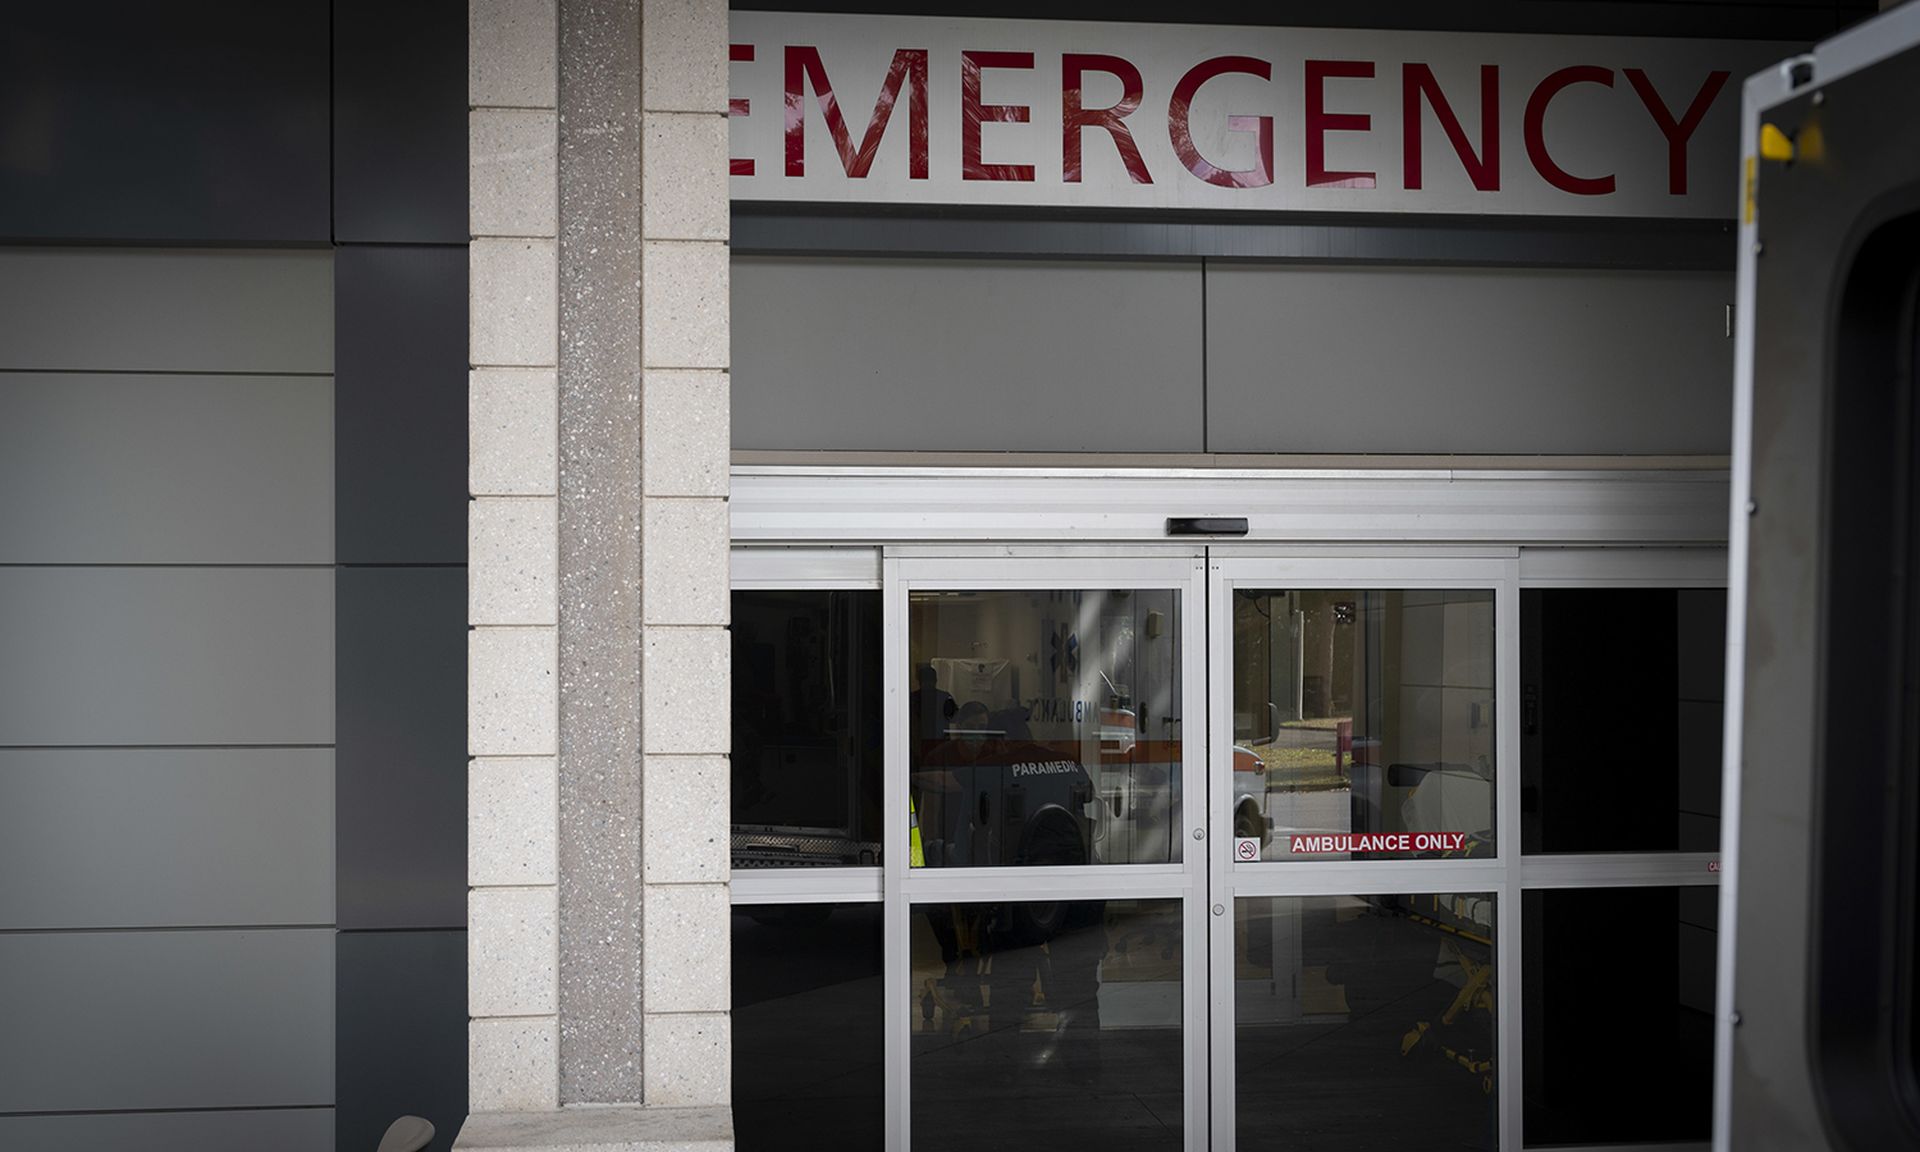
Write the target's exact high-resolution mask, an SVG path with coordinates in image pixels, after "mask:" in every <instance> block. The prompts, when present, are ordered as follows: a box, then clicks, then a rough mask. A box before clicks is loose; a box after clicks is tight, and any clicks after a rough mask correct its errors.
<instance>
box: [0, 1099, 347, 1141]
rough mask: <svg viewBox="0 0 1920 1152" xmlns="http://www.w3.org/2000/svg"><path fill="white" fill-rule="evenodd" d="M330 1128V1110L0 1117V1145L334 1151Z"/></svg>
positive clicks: (331, 1115) (332, 1120)
mask: <svg viewBox="0 0 1920 1152" xmlns="http://www.w3.org/2000/svg"><path fill="white" fill-rule="evenodd" d="M333 1130H334V1115H333V1109H331V1108H278V1109H271V1110H263V1111H236V1112H126V1113H112V1114H106V1115H92V1116H89V1115H84V1114H78V1115H76V1114H69V1115H65V1116H0V1148H5V1149H7V1150H8V1152H102V1150H104V1149H139V1152H263V1150H266V1149H272V1152H334V1143H333ZM372 1147H373V1146H372V1145H368V1148H369V1149H371V1148H372Z"/></svg>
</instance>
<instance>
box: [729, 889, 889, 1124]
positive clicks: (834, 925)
mask: <svg viewBox="0 0 1920 1152" xmlns="http://www.w3.org/2000/svg"><path fill="white" fill-rule="evenodd" d="M828 914H830V918H829V915H828ZM756 915H757V916H758V917H759V919H757V920H756V919H755V916H756ZM880 929H881V919H880V905H878V904H843V905H838V906H834V905H825V904H819V905H801V906H797V907H794V908H786V909H776V908H751V909H748V908H736V909H734V916H733V1126H734V1141H735V1147H737V1148H738V1149H740V1152H772V1150H774V1149H780V1150H782V1152H785V1150H788V1149H799V1150H813V1149H820V1150H822V1152H825V1150H828V1149H831V1150H834V1152H839V1150H842V1149H845V1150H847V1152H879V1150H880V1149H882V1148H884V1147H885V1146H886V1140H885V1132H884V1128H883V1125H884V1120H885V1091H886V1075H885V1067H886V1066H885V1055H884V1049H883V1037H884V1032H883V1030H882V1020H881V1017H882V1012H883V1008H884V1003H883V1000H882V997H883V995H884V993H883V992H882V989H881V981H880V954H881V936H880Z"/></svg>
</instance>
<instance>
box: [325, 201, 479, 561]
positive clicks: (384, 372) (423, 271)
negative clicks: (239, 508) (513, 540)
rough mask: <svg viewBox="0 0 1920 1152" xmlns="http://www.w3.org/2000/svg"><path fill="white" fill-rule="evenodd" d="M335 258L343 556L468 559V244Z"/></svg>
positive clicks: (352, 251) (351, 250) (347, 252)
mask: <svg viewBox="0 0 1920 1152" xmlns="http://www.w3.org/2000/svg"><path fill="white" fill-rule="evenodd" d="M463 187H464V185H463ZM463 227H464V225H463ZM336 259H337V261H338V263H337V265H336V268H337V272H336V274H337V276H338V293H337V296H336V300H337V302H338V305H337V306H338V310H339V325H340V329H339V344H338V359H339V368H338V372H337V374H336V377H335V385H334V404H335V407H334V420H335V429H336V432H335V434H336V437H337V445H338V449H337V450H338V465H337V468H338V471H337V475H336V484H337V487H336V516H337V524H338V528H337V536H336V540H337V545H338V548H339V559H340V562H341V563H343V564H463V563H465V562H466V559H467V250H466V248H465V247H464V246H461V247H445V248H429V247H378V248H376V247H367V246H356V247H342V248H341V249H340V250H339V253H338V255H337V257H336Z"/></svg>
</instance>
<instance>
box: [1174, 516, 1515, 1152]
mask: <svg viewBox="0 0 1920 1152" xmlns="http://www.w3.org/2000/svg"><path fill="white" fill-rule="evenodd" d="M1215 557H1216V558H1215V559H1214V560H1213V561H1212V562H1211V563H1210V565H1209V567H1210V569H1211V571H1212V572H1213V583H1212V586H1211V589H1210V592H1209V604H1210V605H1211V607H1212V612H1213V614H1212V618H1211V619H1210V620H1209V623H1208V634H1209V641H1210V651H1209V659H1210V662H1211V664H1210V667H1211V680H1212V683H1213V684H1214V686H1215V687H1214V691H1213V695H1212V697H1211V699H1210V700H1209V709H1210V733H1211V737H1212V740H1211V747H1212V748H1213V749H1214V753H1213V755H1212V757H1211V765H1212V767H1211V770H1210V774H1209V775H1210V783H1211V784H1212V786H1213V787H1212V790H1211V795H1212V808H1211V814H1212V825H1213V827H1214V828H1217V829H1221V830H1222V831H1223V833H1224V834H1223V835H1221V836H1219V837H1217V838H1216V841H1215V843H1214V844H1213V848H1212V851H1211V852H1210V853H1209V857H1210V860H1211V861H1212V866H1211V870H1210V885H1209V907H1208V911H1209V914H1210V925H1211V929H1212V930H1211V933H1210V935H1209V941H1210V948H1209V958H1210V967H1209V976H1210V987H1209V991H1208V994H1209V996H1210V997H1211V1000H1212V1004H1213V1015H1212V1021H1213V1023H1212V1027H1213V1055H1212V1068H1213V1079H1212V1083H1211V1091H1212V1111H1213V1115H1212V1123H1213V1126H1212V1141H1213V1147H1214V1148H1217V1149H1226V1148H1238V1149H1243V1150H1244V1149H1267V1148H1273V1149H1287V1150H1289V1152H1294V1150H1319V1149H1325V1150H1327V1152H1344V1150H1345V1149H1349V1148H1403V1147H1404V1148H1413V1147H1420V1148H1429V1147H1431V1148H1443V1147H1444V1148H1462V1149H1486V1150H1492V1149H1496V1148H1501V1147H1503V1146H1505V1145H1503V1140H1507V1139H1509V1137H1508V1136H1507V1134H1508V1133H1510V1132H1511V1133H1517V1125H1515V1124H1514V1123H1513V1118H1512V1117H1511V1116H1510V1115H1508V1112H1509V1111H1510V1097H1517V1093H1510V1092H1509V1088H1510V1086H1511V1084H1512V1082H1513V1081H1512V1074H1511V1072H1510V1071H1509V1070H1508V1069H1507V1068H1506V1067H1505V1066H1504V1063H1503V1061H1502V1059H1501V1055H1502V1053H1503V1052H1504V1051H1506V1042H1507V1040H1508V1037H1507V1035H1506V1033H1505V1031H1504V1025H1503V1014H1502V1013H1501V1011H1500V1004H1501V998H1502V996H1503V995H1505V994H1506V993H1505V992H1503V988H1502V980H1501V974H1502V973H1503V971H1504V970H1505V968H1504V965H1506V964H1507V963H1509V962H1510V959H1511V956H1512V955H1513V950H1514V946H1513V944H1512V943H1511V941H1510V940H1509V937H1510V936H1514V935H1517V934H1516V933H1514V932H1513V930H1512V923H1511V921H1512V918H1513V915H1514V911H1515V909H1514V908H1513V907H1512V904H1513V901H1512V899H1511V896H1512V888H1511V885H1510V881H1509V875H1508V874H1509V872H1510V871H1511V870H1512V867H1513V863H1514V861H1513V860H1510V859H1508V858H1507V857H1511V856H1512V855H1513V854H1512V852H1511V851H1509V852H1508V853H1507V855H1506V856H1505V857H1503V855H1502V853H1501V848H1502V846H1503V845H1505V844H1508V843H1510V842H1511V839H1512V836H1511V833H1512V829H1508V830H1507V831H1508V835H1507V836H1503V835H1502V826H1503V824H1507V823H1510V822H1511V821H1512V819H1513V817H1514V814H1515V813H1514V807H1515V806H1514V805H1513V804H1511V802H1510V801H1508V800H1506V799H1505V798H1504V796H1503V789H1507V788H1510V787H1511V782H1510V781H1508V779H1507V771H1506V769H1505V767H1504V766H1505V764H1506V763H1507V762H1508V761H1509V760H1510V759H1511V756H1512V750H1511V749H1510V748H1508V747H1506V745H1507V744H1508V743H1510V741H1511V737H1510V736H1508V735H1506V734H1504V733H1503V732H1502V730H1501V728H1500V727H1499V725H1498V723H1497V721H1496V712H1497V707H1498V704H1499V701H1500V698H1501V695H1502V687H1503V686H1504V685H1507V684H1510V683H1511V679H1512V665H1513V664H1514V662H1515V654H1513V653H1509V652H1508V651H1507V650H1508V649H1509V648H1511V647H1512V639H1513V638H1512V635H1511V628H1512V626H1511V623H1503V619H1504V618H1505V616H1507V615H1511V614H1512V612H1513V611H1514V604H1513V602H1512V596H1513V588H1514V583H1515V577H1516V573H1517V565H1516V564H1515V562H1514V561H1513V560H1512V559H1510V558H1506V557H1500V558H1492V557H1489V558H1486V559H1479V558H1459V559H1452V558H1445V559H1434V558H1430V557H1424V556H1420V555H1418V554H1412V553H1409V554H1408V555H1406V556H1404V557H1397V558H1389V557H1358V558H1352V559H1333V558H1327V559H1300V558H1288V557H1283V556H1274V557H1272V558H1264V559H1263V558H1261V557H1260V556H1259V555H1257V551H1256V550H1255V549H1248V550H1246V551H1245V552H1244V553H1243V552H1240V551H1239V550H1234V551H1233V552H1228V551H1227V550H1225V549H1219V550H1216V552H1215ZM1229 830H1230V831H1229Z"/></svg>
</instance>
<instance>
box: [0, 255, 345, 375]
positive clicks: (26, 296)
mask: <svg viewBox="0 0 1920 1152" xmlns="http://www.w3.org/2000/svg"><path fill="white" fill-rule="evenodd" d="M23 368H59V369H92V370H94V371H103V372H255V373H263V374H283V373H296V372H320V373H326V372H331V371H333V255H332V254H331V253H330V252H265V251H255V252H245V251H237V250H221V251H191V250H185V249H147V250H140V251H129V250H126V249H113V248H97V249H73V248H66V249H61V248H8V249H0V369H23Z"/></svg>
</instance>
